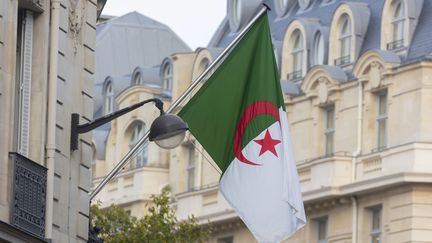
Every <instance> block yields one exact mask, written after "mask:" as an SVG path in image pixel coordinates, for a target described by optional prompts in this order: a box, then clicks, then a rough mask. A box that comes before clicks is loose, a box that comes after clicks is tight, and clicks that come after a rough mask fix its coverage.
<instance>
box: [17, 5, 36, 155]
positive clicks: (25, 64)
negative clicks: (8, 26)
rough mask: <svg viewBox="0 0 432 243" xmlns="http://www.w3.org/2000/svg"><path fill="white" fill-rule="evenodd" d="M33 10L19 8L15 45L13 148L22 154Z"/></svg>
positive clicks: (26, 129)
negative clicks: (14, 130)
mask: <svg viewBox="0 0 432 243" xmlns="http://www.w3.org/2000/svg"><path fill="white" fill-rule="evenodd" d="M33 22H34V17H33V12H31V11H24V10H19V12H18V24H17V45H16V55H17V58H16V80H17V82H16V93H17V95H16V97H17V100H16V103H15V104H16V105H15V109H16V110H15V114H16V115H15V120H16V122H15V124H16V128H15V129H16V133H15V143H14V145H15V149H16V150H17V152H18V153H20V154H21V155H23V156H28V149H29V129H30V109H31V76H32V52H33Z"/></svg>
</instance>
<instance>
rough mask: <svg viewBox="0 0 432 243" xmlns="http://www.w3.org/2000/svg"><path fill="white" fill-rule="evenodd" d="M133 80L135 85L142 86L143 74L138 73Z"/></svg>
mask: <svg viewBox="0 0 432 243" xmlns="http://www.w3.org/2000/svg"><path fill="white" fill-rule="evenodd" d="M132 80H133V84H142V79H141V73H140V72H136V73H135V75H134V76H133V79H132Z"/></svg>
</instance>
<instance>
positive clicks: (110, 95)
mask: <svg viewBox="0 0 432 243" xmlns="http://www.w3.org/2000/svg"><path fill="white" fill-rule="evenodd" d="M113 110H114V89H113V86H112V82H108V84H106V86H105V104H104V113H105V114H109V113H111V112H113Z"/></svg>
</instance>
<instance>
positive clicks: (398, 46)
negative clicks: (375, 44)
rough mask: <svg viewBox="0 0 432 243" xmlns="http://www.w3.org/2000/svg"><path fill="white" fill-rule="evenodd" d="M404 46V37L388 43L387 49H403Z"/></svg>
mask: <svg viewBox="0 0 432 243" xmlns="http://www.w3.org/2000/svg"><path fill="white" fill-rule="evenodd" d="M403 47H404V39H400V40H395V41H392V42H390V43H387V50H389V51H392V50H396V49H401V48H403Z"/></svg>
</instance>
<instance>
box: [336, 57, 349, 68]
mask: <svg viewBox="0 0 432 243" xmlns="http://www.w3.org/2000/svg"><path fill="white" fill-rule="evenodd" d="M350 59H351V56H350V55H348V56H343V57H339V58H336V59H335V65H336V66H343V65H347V64H350V63H351V60H350Z"/></svg>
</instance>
